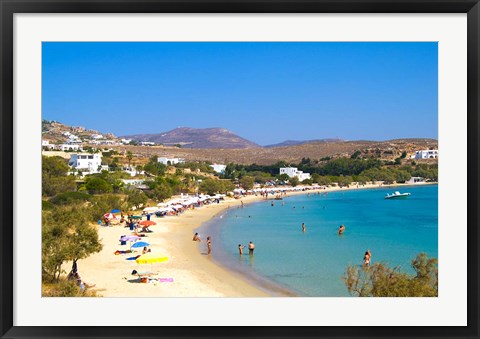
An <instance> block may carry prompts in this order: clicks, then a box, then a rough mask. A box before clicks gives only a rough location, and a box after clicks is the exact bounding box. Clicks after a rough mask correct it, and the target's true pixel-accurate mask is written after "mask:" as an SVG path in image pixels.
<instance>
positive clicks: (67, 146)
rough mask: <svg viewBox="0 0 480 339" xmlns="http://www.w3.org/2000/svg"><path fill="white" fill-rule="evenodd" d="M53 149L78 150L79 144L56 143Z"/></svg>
mask: <svg viewBox="0 0 480 339" xmlns="http://www.w3.org/2000/svg"><path fill="white" fill-rule="evenodd" d="M55 149H57V150H59V151H64V152H65V151H78V150H79V149H80V146H79V145H77V144H62V145H56V146H55Z"/></svg>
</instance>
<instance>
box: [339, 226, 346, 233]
mask: <svg viewBox="0 0 480 339" xmlns="http://www.w3.org/2000/svg"><path fill="white" fill-rule="evenodd" d="M343 232H345V226H344V225H343V224H342V225H340V227H339V228H338V234H343Z"/></svg>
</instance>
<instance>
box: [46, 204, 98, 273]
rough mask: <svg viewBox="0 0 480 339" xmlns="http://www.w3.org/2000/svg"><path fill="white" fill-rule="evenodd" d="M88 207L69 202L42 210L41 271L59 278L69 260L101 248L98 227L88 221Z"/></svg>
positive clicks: (75, 259) (82, 256) (81, 257)
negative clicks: (52, 208)
mask: <svg viewBox="0 0 480 339" xmlns="http://www.w3.org/2000/svg"><path fill="white" fill-rule="evenodd" d="M89 215H90V214H89V211H88V209H87V208H82V207H80V208H79V207H78V206H73V207H71V206H69V207H61V208H55V209H54V210H52V211H44V212H43V213H42V271H43V275H44V277H46V278H47V279H50V280H57V281H58V279H59V277H60V274H61V273H63V272H64V271H63V270H62V264H63V263H64V262H66V261H77V260H79V259H84V258H86V257H88V256H89V255H90V254H92V253H96V252H99V251H100V250H101V249H102V245H101V243H100V241H99V239H98V233H97V230H96V229H95V228H94V227H92V226H91V225H90V224H89V221H90V220H89Z"/></svg>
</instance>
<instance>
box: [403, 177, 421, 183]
mask: <svg viewBox="0 0 480 339" xmlns="http://www.w3.org/2000/svg"><path fill="white" fill-rule="evenodd" d="M405 183H406V184H421V183H425V178H422V177H411V178H410V180H408V181H405Z"/></svg>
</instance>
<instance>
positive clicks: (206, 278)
mask: <svg viewBox="0 0 480 339" xmlns="http://www.w3.org/2000/svg"><path fill="white" fill-rule="evenodd" d="M388 186H389V185H383V186H382V187H388ZM390 186H394V185H390ZM402 186H405V185H402ZM375 187H379V186H378V185H365V186H360V187H356V186H355V187H350V188H339V187H329V188H326V189H321V190H310V191H297V192H289V193H288V195H289V196H290V195H296V194H307V193H309V192H311V193H312V192H317V191H320V192H330V191H338V190H349V189H366V188H375ZM269 198H273V197H269ZM262 199H264V198H262V197H261V196H260V195H258V196H255V195H247V196H245V197H244V198H242V201H243V202H244V203H245V204H247V203H251V202H255V201H259V200H262ZM240 204H241V200H238V199H233V198H226V199H225V201H223V202H221V203H220V204H216V203H214V204H210V205H206V206H203V207H201V208H196V209H194V210H191V209H189V210H187V211H185V212H184V213H182V214H180V215H178V216H167V217H161V218H157V217H155V216H152V219H151V220H153V221H155V222H156V223H157V225H154V226H151V227H150V229H151V230H152V231H153V233H147V236H146V237H143V238H142V241H146V242H148V243H149V244H150V248H151V250H152V253H158V254H162V255H166V256H168V258H169V260H168V261H166V262H162V263H155V264H145V265H139V264H137V263H136V262H135V260H128V259H129V258H132V257H134V256H137V255H138V254H141V249H134V250H135V252H134V253H127V254H120V255H115V254H114V252H115V251H117V250H128V249H129V245H128V243H127V245H123V246H121V245H120V242H119V239H120V237H121V236H122V235H130V234H131V233H132V232H131V231H130V230H129V228H126V227H124V226H123V225H121V226H120V225H117V226H110V227H105V226H96V227H98V234H99V238H100V239H101V242H102V244H103V250H102V251H101V252H99V253H96V254H94V255H91V256H90V257H88V258H86V259H84V260H79V261H78V269H79V273H80V275H81V277H82V279H83V280H84V281H87V282H91V283H94V284H95V287H93V289H95V290H96V291H97V292H98V294H99V295H100V296H102V297H272V296H279V295H282V293H278V291H276V292H273V291H269V290H267V289H264V288H262V287H260V286H255V285H253V284H252V283H251V282H250V281H249V280H247V279H246V278H244V277H243V276H241V275H240V274H239V273H237V272H233V271H230V270H227V269H226V268H224V267H221V266H219V265H217V264H216V263H215V262H213V260H212V259H211V257H210V256H208V255H206V245H205V239H202V242H201V243H200V244H199V243H197V242H194V241H192V237H193V234H194V230H195V229H197V228H198V227H200V226H201V225H202V224H203V223H205V222H206V221H208V220H210V219H212V218H213V217H214V216H215V215H217V214H218V213H220V212H221V211H222V210H224V209H227V208H230V207H236V206H238V205H240ZM214 245H215V242H214V241H212V251H215V247H214ZM70 266H71V263H68V264H66V265H65V266H64V269H65V271H67V272H68V271H69V269H70ZM134 269H135V270H137V271H138V272H144V271H151V272H155V273H157V272H158V275H156V277H158V278H168V280H170V281H169V282H150V283H140V282H139V280H138V278H137V277H136V276H133V275H131V272H132V270H134ZM172 279H173V281H171V280H172ZM287 295H288V294H287Z"/></svg>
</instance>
